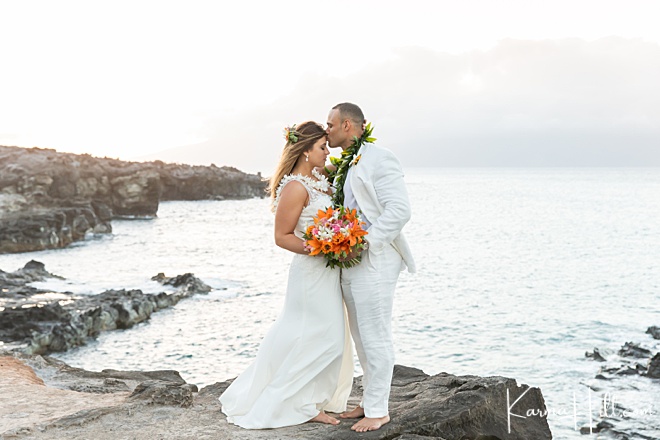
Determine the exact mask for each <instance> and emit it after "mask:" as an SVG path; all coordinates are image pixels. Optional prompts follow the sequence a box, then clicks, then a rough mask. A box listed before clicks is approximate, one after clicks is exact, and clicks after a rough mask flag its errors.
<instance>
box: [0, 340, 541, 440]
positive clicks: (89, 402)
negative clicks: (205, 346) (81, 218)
mask: <svg viewBox="0 0 660 440" xmlns="http://www.w3.org/2000/svg"><path fill="white" fill-rule="evenodd" d="M15 356H17V357H12V356H7V355H5V356H4V357H2V354H1V353H0V395H2V396H3V397H7V399H11V400H12V401H14V402H15V405H13V406H12V407H9V406H3V407H0V436H3V438H5V439H7V440H9V439H25V438H30V439H71V440H76V439H91V438H93V439H98V440H104V439H108V440H110V439H112V440H120V439H135V438H139V439H144V440H150V439H166V438H167V439H169V438H176V439H236V440H252V439H254V440H263V439H327V440H330V439H343V440H350V439H400V440H423V439H436V440H438V439H444V440H477V439H478V440H498V439H499V440H531V439H534V440H545V439H551V438H552V436H551V433H550V429H549V428H548V425H547V422H546V419H545V418H544V417H527V418H524V419H521V418H516V417H512V418H511V427H510V432H509V426H508V418H507V390H508V391H509V393H510V399H511V402H514V401H515V400H516V399H517V398H518V397H520V396H521V395H522V398H521V399H520V400H519V401H518V402H517V403H516V404H515V405H514V406H513V408H512V410H511V412H513V413H516V414H523V415H524V414H525V411H526V409H537V410H538V409H540V410H543V409H545V404H544V401H543V396H542V395H541V391H540V390H539V389H537V388H529V387H527V386H526V385H523V386H520V387H519V386H518V385H517V384H516V381H515V380H513V379H507V378H504V377H486V378H484V377H477V376H453V375H450V374H446V373H442V374H438V375H435V376H428V375H426V374H424V373H423V372H422V371H420V370H417V369H415V368H409V367H403V366H396V367H395V371H394V378H393V381H392V384H393V386H392V396H391V405H390V407H391V415H392V422H390V423H389V424H387V425H385V426H384V427H383V428H382V429H380V430H378V431H374V432H370V433H364V434H357V433H355V432H353V431H351V430H350V426H351V425H352V423H353V421H350V420H347V421H343V422H342V423H341V424H340V425H339V426H329V425H321V424H315V423H314V424H313V423H306V424H302V425H298V426H292V427H286V428H281V429H269V430H244V429H241V428H238V427H236V426H233V425H230V424H228V423H227V421H226V419H225V416H224V415H223V414H222V413H221V412H220V404H219V402H218V397H219V395H220V394H221V393H222V392H223V391H224V390H225V389H226V388H227V386H228V385H229V384H230V383H231V381H226V382H221V383H216V384H214V385H210V386H208V387H205V388H203V389H202V390H200V391H199V392H198V393H196V391H197V389H196V387H195V386H194V385H190V384H186V383H185V382H184V381H183V380H182V379H181V378H180V376H179V375H178V374H177V373H176V372H175V371H160V372H135V371H133V372H130V371H129V372H122V371H115V370H104V371H102V372H100V373H96V372H90V371H85V370H80V369H77V368H72V367H69V366H68V365H66V364H64V363H62V362H59V361H57V360H55V359H52V358H49V357H47V356H45V357H41V356H25V355H15ZM33 369H34V372H36V375H35V374H34V372H33ZM40 377H41V378H43V381H42V380H41V379H40ZM360 382H361V380H360V378H356V379H355V382H354V387H353V393H352V394H351V398H350V403H351V404H355V403H356V402H358V401H359V399H360V397H361V393H362V389H361V386H360ZM55 402H57V403H58V404H56V405H54V404H53V403H55ZM61 402H62V403H64V405H62V404H60V403H61ZM510 406H511V405H509V407H510Z"/></svg>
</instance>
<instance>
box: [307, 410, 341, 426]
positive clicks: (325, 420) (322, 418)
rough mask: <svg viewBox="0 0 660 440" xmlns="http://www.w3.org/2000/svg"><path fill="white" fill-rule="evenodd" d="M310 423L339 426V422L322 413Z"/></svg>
mask: <svg viewBox="0 0 660 440" xmlns="http://www.w3.org/2000/svg"><path fill="white" fill-rule="evenodd" d="M310 422H315V423H325V424H326V425H339V420H337V419H335V418H334V417H330V416H329V415H327V414H326V413H324V412H323V411H321V412H320V413H319V414H318V415H317V416H316V417H314V418H313V419H311V420H310Z"/></svg>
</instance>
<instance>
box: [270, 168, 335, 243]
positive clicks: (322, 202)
mask: <svg viewBox="0 0 660 440" xmlns="http://www.w3.org/2000/svg"><path fill="white" fill-rule="evenodd" d="M314 175H315V176H316V177H317V178H318V179H319V180H314V179H312V178H310V177H307V176H303V175H300V174H296V175H292V174H289V175H286V176H284V177H283V178H282V180H281V181H280V184H279V185H278V187H277V192H276V193H275V200H274V201H273V207H274V208H277V204H278V202H279V201H280V194H281V193H282V189H283V188H284V187H285V186H286V185H287V184H288V183H289V182H293V181H294V180H295V181H298V182H300V183H302V184H303V186H304V187H305V189H306V190H307V193H308V194H309V203H308V204H307V206H305V207H304V208H303V210H302V212H301V213H300V217H299V218H298V223H297V224H296V229H295V231H294V234H295V235H296V237H299V238H302V236H303V234H304V232H305V230H306V229H307V226H309V224H310V223H312V222H313V221H314V217H315V216H316V213H317V212H318V210H319V209H325V208H327V207H328V206H330V205H332V198H331V197H330V195H329V194H326V193H325V191H327V189H328V188H329V184H328V180H327V179H326V178H325V176H322V175H320V174H318V173H315V174H314Z"/></svg>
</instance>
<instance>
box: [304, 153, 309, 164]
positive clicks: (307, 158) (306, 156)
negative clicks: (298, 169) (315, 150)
mask: <svg viewBox="0 0 660 440" xmlns="http://www.w3.org/2000/svg"><path fill="white" fill-rule="evenodd" d="M305 162H309V155H308V154H306V155H305Z"/></svg>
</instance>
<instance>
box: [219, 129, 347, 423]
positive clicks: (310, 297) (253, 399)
mask: <svg viewBox="0 0 660 440" xmlns="http://www.w3.org/2000/svg"><path fill="white" fill-rule="evenodd" d="M285 136H286V139H287V143H286V145H285V146H284V151H283V152H282V158H281V159H280V162H279V164H278V166H277V169H276V171H275V174H274V175H273V177H272V178H271V179H270V183H269V186H268V191H269V192H270V194H271V197H272V206H273V210H274V211H275V243H276V244H277V245H278V246H280V247H282V248H284V249H286V250H288V251H291V252H293V253H294V256H293V260H292V262H291V266H290V268H289V280H288V284H287V291H286V297H285V300H284V309H283V310H282V312H281V314H280V316H279V317H278V318H277V320H276V321H275V323H274V325H273V327H272V328H271V329H270V330H269V331H268V333H267V334H266V336H265V337H264V339H263V341H262V342H261V346H260V347H259V351H258V353H257V357H256V359H255V361H254V362H253V363H252V365H250V366H249V367H248V368H247V369H246V370H245V371H244V372H243V373H242V374H241V375H240V376H238V377H237V378H236V380H235V381H234V382H233V383H232V384H231V385H230V386H229V388H227V390H226V391H225V392H224V393H223V394H222V395H221V396H220V403H221V404H222V412H223V413H225V414H226V415H227V421H229V422H230V423H234V424H236V425H238V426H241V427H243V428H249V429H263V428H278V427H282V426H290V425H297V424H300V423H304V422H307V421H313V422H320V423H328V424H332V425H336V424H338V423H339V420H337V419H336V418H334V417H331V416H329V415H328V414H326V413H325V411H328V412H333V413H340V412H343V411H345V410H346V402H347V400H348V396H349V394H350V392H351V386H352V383H353V354H352V349H351V342H350V336H349V333H348V328H347V325H348V324H347V322H346V319H345V314H344V303H343V300H342V295H341V285H340V281H339V273H340V272H339V270H338V269H330V268H327V267H325V259H324V258H322V257H312V256H309V255H308V251H307V250H305V247H304V242H303V239H302V234H303V232H302V231H304V230H305V229H306V226H307V225H308V224H309V223H310V222H312V219H313V217H314V216H315V215H316V213H317V211H318V210H319V209H324V208H326V207H328V206H330V204H331V200H330V194H331V193H330V185H329V184H328V181H327V179H326V178H325V176H323V175H322V174H320V173H319V172H318V170H319V169H323V166H324V165H325V161H326V158H327V157H328V154H329V152H328V148H327V145H326V141H327V140H326V133H325V130H324V129H323V127H322V126H321V125H320V124H318V123H316V122H304V123H302V124H300V125H299V126H297V127H296V126H295V125H294V126H293V127H291V128H290V129H288V130H287V132H286V133H285Z"/></svg>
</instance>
